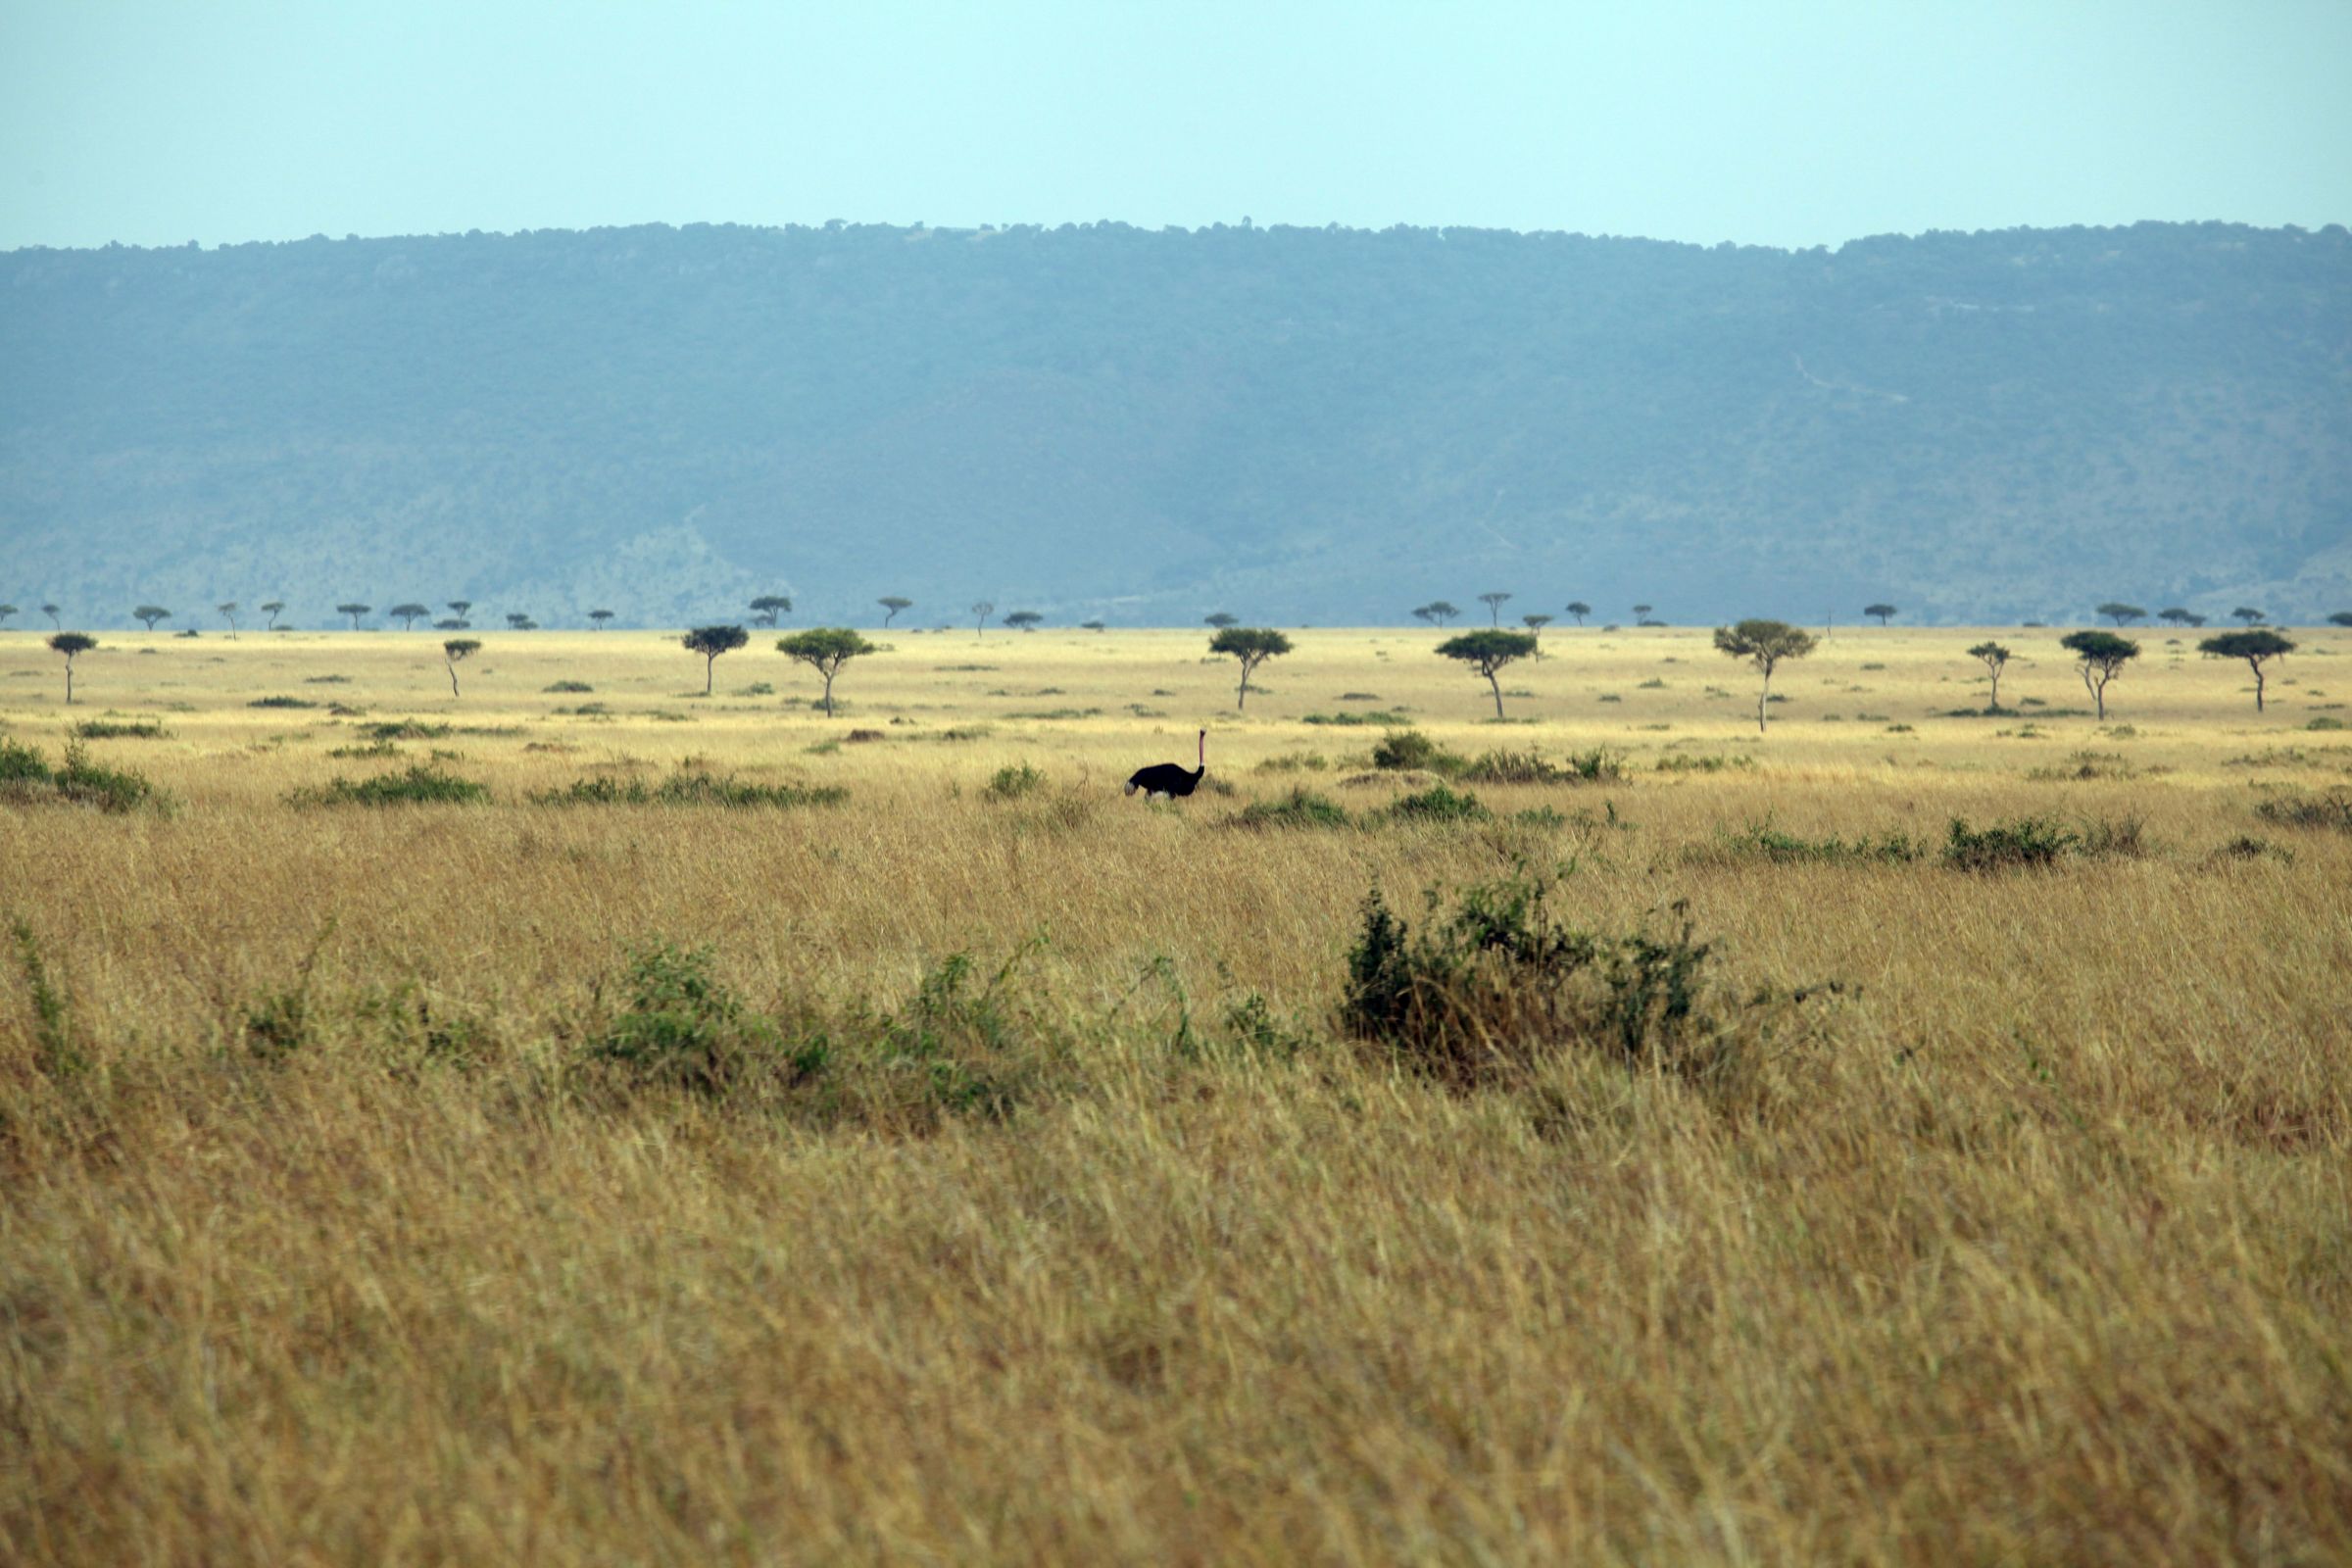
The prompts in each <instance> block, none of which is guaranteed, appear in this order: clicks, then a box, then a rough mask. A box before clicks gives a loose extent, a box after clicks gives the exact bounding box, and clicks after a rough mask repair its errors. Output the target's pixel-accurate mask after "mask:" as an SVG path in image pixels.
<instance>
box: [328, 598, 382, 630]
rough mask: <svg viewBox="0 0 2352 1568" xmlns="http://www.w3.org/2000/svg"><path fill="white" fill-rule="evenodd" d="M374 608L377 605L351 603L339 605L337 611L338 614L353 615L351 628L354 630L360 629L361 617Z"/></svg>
mask: <svg viewBox="0 0 2352 1568" xmlns="http://www.w3.org/2000/svg"><path fill="white" fill-rule="evenodd" d="M374 609H375V607H374V606H373V605H362V604H357V603H354V604H349V605H337V606H336V607H335V613H336V614H338V615H349V616H350V617H351V629H352V630H353V631H358V630H359V629H360V617H361V616H362V615H365V614H368V613H370V612H372V611H373V610H374Z"/></svg>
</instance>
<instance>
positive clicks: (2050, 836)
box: [1943, 816, 2082, 871]
mask: <svg viewBox="0 0 2352 1568" xmlns="http://www.w3.org/2000/svg"><path fill="white" fill-rule="evenodd" d="M2081 843H2082V838H2081V837H2080V836H2079V835H2077V834H2075V833H2071V832H2069V831H2067V830H2066V829H2065V828H2062V827H2060V826H2059V825H2058V824H2057V823H2056V822H2052V821H2048V820H2045V819H2044V818H2041V817H2037V816H2023V817H2019V818H2018V819H2017V820H2016V821H2014V822H1995V823H1993V824H1992V825H1991V826H1990V827H1985V828H1972V827H1970V826H1969V825H1968V823H1967V822H1966V821H1964V820H1962V819H1961V818H1959V817H1956V816H1955V817H1953V818H1952V827H1951V835H1950V837H1949V838H1948V839H1947V840H1946V841H1945V843H1944V847H1943V863H1944V864H1946V865H1948V866H1951V867H1952V868H1953V869H1955V870H1960V871H2004V870H2012V869H2017V868H2021V867H2031V868H2046V867H2048V866H2053V865H2056V864H2057V863H2058V858H2059V857H2060V856H2062V855H2064V854H2065V853H2066V852H2067V851H2069V850H2071V849H2074V848H2076V847H2077V846H2079V845H2080V844H2081Z"/></svg>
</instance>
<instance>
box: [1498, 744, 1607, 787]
mask: <svg viewBox="0 0 2352 1568" xmlns="http://www.w3.org/2000/svg"><path fill="white" fill-rule="evenodd" d="M1460 776H1461V777H1462V778H1463V779H1465V780H1467V781H1469V782H1470V783H1473V784H1599V783H1609V782H1613V781H1615V780H1618V779H1622V778H1623V777H1625V762H1624V760H1623V759H1622V758H1620V757H1618V756H1617V755H1616V754H1615V753H1613V752H1611V751H1609V750H1608V749H1607V748H1606V747H1594V748H1593V750H1592V751H1589V752H1572V753H1570V754H1569V755H1568V757H1567V758H1566V759H1565V760H1562V761H1559V762H1554V761H1552V760H1550V759H1548V758H1546V757H1544V756H1543V755H1541V754H1540V753H1537V752H1534V751H1525V752H1505V751H1493V752H1488V753H1486V754H1485V755H1483V756H1481V757H1480V758H1479V759H1478V760H1475V761H1473V762H1470V763H1468V764H1466V765H1465V766H1463V768H1462V769H1461V774H1460Z"/></svg>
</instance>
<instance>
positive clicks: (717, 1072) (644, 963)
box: [584, 943, 822, 1094]
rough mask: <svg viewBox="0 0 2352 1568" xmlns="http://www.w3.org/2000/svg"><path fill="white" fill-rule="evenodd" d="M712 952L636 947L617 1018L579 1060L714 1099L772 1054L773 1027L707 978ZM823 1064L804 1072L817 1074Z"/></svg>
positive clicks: (631, 953)
mask: <svg viewBox="0 0 2352 1568" xmlns="http://www.w3.org/2000/svg"><path fill="white" fill-rule="evenodd" d="M621 987H622V989H623V991H624V993H625V997H624V1000H623V1003H622V1005H621V1008H620V1010H619V1012H618V1013H617V1014H616V1015H615V1016H614V1017H613V1021H612V1023H611V1024H610V1025H609V1026H608V1027H607V1028H606V1029H605V1030H604V1032H603V1033H602V1034H601V1035H599V1036H598V1037H597V1038H596V1039H594V1040H592V1041H590V1042H589V1043H588V1045H587V1047H586V1048H585V1052H584V1054H585V1055H586V1057H587V1059H588V1060H590V1061H592V1062H598V1063H603V1064H605V1065H607V1066H610V1067H613V1068H615V1069H617V1070H618V1071H619V1072H620V1073H621V1074H623V1075H624V1076H625V1077H627V1078H629V1079H631V1080H634V1081H636V1082H640V1083H649V1084H662V1085H670V1086H674V1087H677V1088H682V1089H692V1090H698V1091H701V1092H703V1093H706V1094H715V1093H720V1092H723V1091H725V1090H726V1089H728V1088H730V1087H731V1086H733V1085H734V1084H735V1083H736V1082H737V1081H738V1080H739V1079H740V1078H741V1077H742V1076H743V1074H744V1072H745V1070H746V1069H747V1068H748V1067H749V1066H750V1065H752V1064H753V1062H754V1061H756V1060H758V1059H760V1058H762V1057H770V1056H773V1055H774V1054H776V1050H777V1044H778V1040H777V1034H776V1029H775V1026H774V1025H773V1024H771V1023H769V1022H768V1020H767V1019H765V1018H763V1017H761V1016H760V1015H759V1014H758V1013H755V1012H752V1011H750V1010H748V1009H746V1008H745V1007H744V1006H743V1005H742V1004H741V1003H740V1002H738V1001H737V1000H736V998H735V996H734V994H733V993H732V992H730V991H729V990H728V989H727V988H726V986H725V985H724V984H722V983H721V982H720V981H719V979H718V978H717V977H716V976H715V975H713V974H712V973H711V949H709V948H707V947H706V948H679V947H674V946H671V945H670V944H668V943H656V944H655V945H653V946H652V947H647V948H633V949H630V950H629V952H628V956H627V964H626V967H625V968H624V969H623V971H622V974H621ZM821 1065H822V1058H821V1056H820V1057H816V1058H813V1059H811V1060H810V1061H809V1063H808V1066H809V1070H811V1071H813V1070H816V1069H817V1068H818V1067H820V1066H821Z"/></svg>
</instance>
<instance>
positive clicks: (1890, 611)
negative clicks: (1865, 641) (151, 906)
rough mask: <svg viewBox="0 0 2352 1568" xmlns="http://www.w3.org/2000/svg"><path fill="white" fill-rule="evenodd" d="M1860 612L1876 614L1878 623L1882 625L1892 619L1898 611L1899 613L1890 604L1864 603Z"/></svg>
mask: <svg viewBox="0 0 2352 1568" xmlns="http://www.w3.org/2000/svg"><path fill="white" fill-rule="evenodd" d="M1862 613H1864V614H1865V615H1876V616H1878V617H1879V624H1880V625H1882V626H1884V625H1886V624H1887V622H1888V621H1890V620H1892V619H1893V618H1894V617H1895V616H1896V615H1897V614H1898V613H1900V612H1898V611H1897V610H1896V609H1895V608H1894V607H1893V606H1892V605H1864V606H1863V607H1862Z"/></svg>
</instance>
